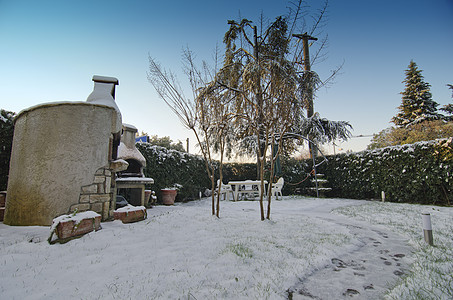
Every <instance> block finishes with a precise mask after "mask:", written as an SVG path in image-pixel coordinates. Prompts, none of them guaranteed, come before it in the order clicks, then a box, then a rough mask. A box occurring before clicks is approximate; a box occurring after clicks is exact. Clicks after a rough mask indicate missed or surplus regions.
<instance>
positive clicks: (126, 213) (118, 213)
mask: <svg viewBox="0 0 453 300" xmlns="http://www.w3.org/2000/svg"><path fill="white" fill-rule="evenodd" d="M113 216H114V218H115V220H121V221H122V222H123V223H133V222H138V221H142V220H145V219H146V217H147V214H146V209H145V207H143V206H137V207H135V206H126V207H123V208H120V209H117V210H115V211H114V212H113Z"/></svg>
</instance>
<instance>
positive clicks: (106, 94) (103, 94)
mask: <svg viewBox="0 0 453 300" xmlns="http://www.w3.org/2000/svg"><path fill="white" fill-rule="evenodd" d="M93 81H94V88H93V91H92V92H91V94H90V95H89V96H88V98H87V102H90V103H94V104H102V105H107V106H110V107H113V108H114V109H115V111H116V114H117V120H116V122H115V128H114V131H112V132H120V131H121V128H122V124H123V123H122V118H121V111H120V109H119V108H118V106H117V105H116V103H115V86H116V85H119V81H118V79H117V78H115V77H107V76H99V75H94V76H93Z"/></svg>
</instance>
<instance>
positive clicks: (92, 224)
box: [56, 216, 101, 240]
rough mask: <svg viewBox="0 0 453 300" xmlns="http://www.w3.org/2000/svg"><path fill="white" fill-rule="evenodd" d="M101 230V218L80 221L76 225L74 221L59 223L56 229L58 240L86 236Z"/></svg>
mask: <svg viewBox="0 0 453 300" xmlns="http://www.w3.org/2000/svg"><path fill="white" fill-rule="evenodd" d="M99 229H101V216H97V217H94V218H87V219H83V220H81V221H80V222H79V223H78V224H76V222H75V221H74V220H68V221H61V222H60V223H59V224H58V225H57V228H56V233H57V236H58V238H59V239H60V240H61V239H67V238H72V237H77V236H81V235H84V234H87V233H89V232H91V231H93V230H96V231H98V230H99Z"/></svg>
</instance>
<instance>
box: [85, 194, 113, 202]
mask: <svg viewBox="0 0 453 300" xmlns="http://www.w3.org/2000/svg"><path fill="white" fill-rule="evenodd" d="M89 197H90V203H103V202H109V201H110V194H96V195H90V196H89Z"/></svg>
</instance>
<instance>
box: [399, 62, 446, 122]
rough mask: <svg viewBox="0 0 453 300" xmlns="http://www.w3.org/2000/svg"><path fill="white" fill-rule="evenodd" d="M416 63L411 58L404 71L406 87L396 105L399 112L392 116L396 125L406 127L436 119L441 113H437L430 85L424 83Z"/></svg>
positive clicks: (436, 104)
mask: <svg viewBox="0 0 453 300" xmlns="http://www.w3.org/2000/svg"><path fill="white" fill-rule="evenodd" d="M421 73H422V70H419V69H418V67H417V64H416V63H415V62H414V61H413V60H411V62H410V64H409V66H408V69H407V70H406V71H405V74H406V79H405V80H404V81H403V83H404V84H405V86H406V88H405V89H404V91H403V92H401V95H402V103H401V105H400V106H399V107H398V109H399V113H398V114H397V115H396V116H395V117H393V118H392V122H393V123H395V125H396V126H398V127H407V126H410V125H413V124H417V123H420V122H423V121H432V120H438V119H440V118H441V115H440V114H439V113H437V106H438V105H439V104H438V103H437V102H435V101H434V100H432V94H431V92H430V87H431V85H430V84H429V83H426V82H425V81H424V79H423V76H422V74H421Z"/></svg>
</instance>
